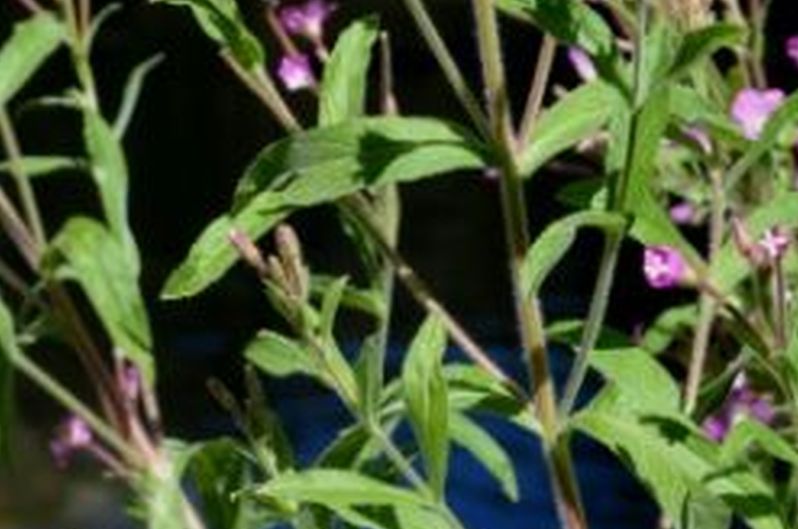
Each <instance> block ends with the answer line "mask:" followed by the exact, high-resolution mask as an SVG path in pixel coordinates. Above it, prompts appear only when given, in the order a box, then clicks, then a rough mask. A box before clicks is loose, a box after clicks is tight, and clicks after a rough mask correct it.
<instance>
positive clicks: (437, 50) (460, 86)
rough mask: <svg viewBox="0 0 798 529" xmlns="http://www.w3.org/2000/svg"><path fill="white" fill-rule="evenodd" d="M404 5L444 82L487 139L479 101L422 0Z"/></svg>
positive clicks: (407, 1) (485, 120) (407, 2)
mask: <svg viewBox="0 0 798 529" xmlns="http://www.w3.org/2000/svg"><path fill="white" fill-rule="evenodd" d="M405 5H406V6H407V10H408V11H409V12H410V15H411V16H412V17H413V20H414V21H415V23H416V26H417V27H418V30H419V32H420V33H421V36H422V37H423V38H424V41H425V42H426V43H427V46H428V47H429V49H430V51H431V52H432V55H433V56H434V57H435V60H437V61H438V65H439V66H440V67H441V70H443V74H444V76H446V80H447V81H448V82H449V85H450V86H451V87H452V90H453V91H454V93H455V95H456V96H457V98H458V99H459V100H460V103H461V104H462V105H463V108H465V110H466V112H467V113H468V115H469V117H470V118H471V120H472V121H473V122H474V125H475V126H476V127H477V129H478V130H479V131H480V132H481V133H482V135H483V136H485V137H488V136H489V127H488V121H487V119H486V118H485V114H484V113H483V112H482V109H481V108H480V106H479V101H478V100H477V98H476V97H475V96H474V93H473V92H472V91H471V89H470V88H469V87H468V83H466V81H465V78H464V77H463V74H462V73H461V72H460V68H459V67H458V66H457V63H455V61H454V59H453V58H452V54H451V53H450V52H449V49H448V48H447V46H446V43H445V42H444V41H443V38H442V37H441V35H440V33H438V29H437V28H436V27H435V24H434V23H433V22H432V19H431V18H430V16H429V13H428V12H427V9H426V8H425V7H424V4H423V0H405Z"/></svg>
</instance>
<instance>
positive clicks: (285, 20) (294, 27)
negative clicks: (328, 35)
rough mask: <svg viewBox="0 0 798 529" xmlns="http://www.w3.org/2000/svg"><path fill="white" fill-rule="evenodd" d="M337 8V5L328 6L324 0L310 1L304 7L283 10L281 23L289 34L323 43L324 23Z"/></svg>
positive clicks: (281, 11) (289, 7) (298, 6)
mask: <svg viewBox="0 0 798 529" xmlns="http://www.w3.org/2000/svg"><path fill="white" fill-rule="evenodd" d="M335 8H336V6H335V4H328V3H327V2H324V1H323V0H308V1H307V2H305V3H304V4H302V5H297V6H288V7H284V8H282V9H281V10H280V15H279V16H280V22H281V23H282V24H283V27H284V28H285V30H286V31H287V32H289V33H292V34H294V35H301V36H303V37H305V38H307V39H309V40H311V41H313V42H321V40H322V38H323V36H324V23H325V22H326V20H327V18H329V16H330V14H331V13H332V12H333V11H335Z"/></svg>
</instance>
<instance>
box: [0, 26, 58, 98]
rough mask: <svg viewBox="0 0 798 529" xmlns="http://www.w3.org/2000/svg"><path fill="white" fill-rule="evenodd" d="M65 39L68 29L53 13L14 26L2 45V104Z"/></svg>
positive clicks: (0, 77) (0, 68) (0, 95)
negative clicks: (65, 31) (65, 30)
mask: <svg viewBox="0 0 798 529" xmlns="http://www.w3.org/2000/svg"><path fill="white" fill-rule="evenodd" d="M63 39H64V28H63V26H62V25H61V23H60V22H59V21H58V20H57V19H56V18H55V17H54V16H53V15H52V14H50V13H40V14H37V15H34V16H33V17H31V18H29V19H28V20H25V21H24V22H19V23H18V24H16V25H15V26H14V31H13V33H12V34H11V37H10V38H9V39H8V40H7V41H6V42H4V43H3V46H2V48H0V107H3V106H5V105H6V103H8V101H10V100H11V98H12V97H14V95H15V94H16V93H17V92H18V91H19V90H20V89H21V88H22V87H23V86H24V85H25V83H27V82H28V80H29V79H30V78H31V77H32V76H33V74H34V73H36V70H38V69H39V68H40V67H41V65H42V64H43V63H44V61H45V60H47V58H48V57H49V56H50V55H51V54H52V53H53V52H54V51H55V50H56V48H58V46H59V45H60V44H61V42H62V41H63Z"/></svg>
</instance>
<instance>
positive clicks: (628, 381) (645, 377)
mask: <svg viewBox="0 0 798 529" xmlns="http://www.w3.org/2000/svg"><path fill="white" fill-rule="evenodd" d="M590 365H591V366H592V367H593V368H594V369H596V370H597V371H598V372H599V373H601V375H602V376H603V377H604V378H605V379H607V380H608V381H610V382H611V383H612V385H613V387H614V390H615V392H616V394H615V403H614V405H615V407H616V410H620V409H624V410H635V411H656V412H663V413H668V412H676V411H678V410H679V402H680V391H679V386H678V384H676V382H675V381H674V380H673V378H672V377H671V376H670V374H668V372H667V371H666V370H665V368H664V367H662V366H661V365H660V364H659V362H658V361H657V359H656V357H654V356H651V355H650V354H649V353H647V352H646V351H644V350H642V349H639V348H637V347H627V348H624V349H609V350H596V351H593V352H592V353H591V355H590Z"/></svg>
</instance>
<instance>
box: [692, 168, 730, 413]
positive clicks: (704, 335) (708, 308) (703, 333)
mask: <svg viewBox="0 0 798 529" xmlns="http://www.w3.org/2000/svg"><path fill="white" fill-rule="evenodd" d="M709 179H710V184H711V188H712V200H711V203H710V208H711V211H710V219H709V258H708V262H709V267H710V269H712V265H713V263H714V262H715V258H716V256H717V254H718V252H719V250H720V247H721V244H722V243H723V230H724V221H723V216H724V213H725V211H726V203H725V199H724V192H723V182H722V177H721V172H720V171H718V170H717V169H712V170H710V171H709ZM718 305H719V301H718V300H717V299H716V296H715V295H714V294H713V293H712V292H711V290H710V289H707V288H704V289H702V291H701V295H700V298H699V303H698V324H697V325H696V331H695V336H694V337H693V349H692V353H691V357H690V367H689V368H688V371H687V382H686V383H685V390H684V401H683V407H684V411H685V413H687V414H688V415H689V414H691V413H692V412H693V411H694V410H695V407H696V404H697V402H698V392H699V389H700V387H701V379H702V377H703V374H704V364H705V363H706V357H707V349H708V346H709V338H710V335H711V333H712V325H713V323H714V320H715V314H716V313H717V310H718Z"/></svg>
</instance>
